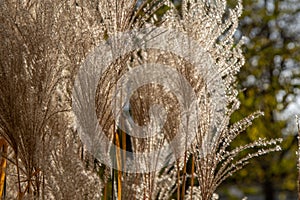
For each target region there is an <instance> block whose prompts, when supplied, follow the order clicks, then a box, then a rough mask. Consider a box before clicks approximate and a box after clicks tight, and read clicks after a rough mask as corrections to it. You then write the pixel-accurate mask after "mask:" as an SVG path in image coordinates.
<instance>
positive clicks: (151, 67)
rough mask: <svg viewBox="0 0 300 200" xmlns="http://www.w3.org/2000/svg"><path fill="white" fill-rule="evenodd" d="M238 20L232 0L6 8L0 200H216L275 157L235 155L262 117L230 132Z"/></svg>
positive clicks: (7, 2) (267, 146) (0, 37)
mask: <svg viewBox="0 0 300 200" xmlns="http://www.w3.org/2000/svg"><path fill="white" fill-rule="evenodd" d="M241 11H242V5H241V1H238V2H237V5H236V7H235V8H229V7H228V6H227V5H226V1H225V0H216V1H204V0H203V1H201V0H199V1H190V0H183V1H182V2H181V4H180V6H175V5H174V3H173V2H172V1H169V0H145V1H139V0H98V1H75V0H63V1H60V0H54V1H50V0H44V1H40V0H33V1H31V0H24V1H11V0H3V1H2V2H1V6H0V21H1V25H0V26H1V28H0V43H1V45H0V135H1V137H2V138H4V140H5V141H6V142H7V143H8V150H7V152H5V155H4V154H3V155H2V159H6V160H7V167H6V168H7V170H6V172H7V173H3V172H1V173H2V174H1V180H0V181H1V182H0V183H1V190H0V191H2V189H3V188H6V190H7V191H6V192H5V193H3V195H4V196H5V198H8V199H11V198H18V199H101V198H102V199H170V198H174V199H201V200H208V199H216V198H217V195H216V194H214V192H215V191H216V189H217V187H218V186H219V185H220V184H221V183H222V182H223V181H224V180H225V179H226V178H228V177H229V176H231V175H232V174H233V173H234V172H236V171H237V170H239V169H241V168H242V167H243V166H244V165H246V164H248V163H249V159H251V158H253V157H257V156H261V155H264V154H267V153H270V152H274V151H279V150H280V146H279V143H280V142H281V139H271V140H267V139H264V138H260V139H258V140H257V141H255V142H253V143H250V144H246V145H243V146H240V147H236V148H232V147H231V146H230V144H231V143H232V141H233V140H234V139H235V138H236V137H237V136H238V135H239V134H241V133H242V132H243V131H244V130H245V129H246V128H247V127H248V126H250V125H251V123H252V121H253V120H254V119H255V118H257V117H259V116H261V115H262V113H261V112H260V111H258V112H255V113H253V114H252V115H250V116H248V117H246V118H245V119H243V120H241V121H239V122H237V123H235V124H233V125H230V116H231V114H232V113H233V112H234V111H236V110H237V109H238V108H239V101H238V99H237V94H238V91H237V89H236V74H237V73H238V72H239V70H240V68H241V67H242V66H243V64H244V62H245V61H244V58H243V55H242V50H241V45H242V41H239V42H236V41H235V40H234V38H233V34H234V32H235V30H236V28H237V26H238V18H239V16H240V15H241ZM249 149H250V151H249V153H248V154H247V155H246V156H241V154H240V153H241V152H243V151H245V150H249ZM1 162H2V161H1ZM1 166H2V165H1ZM3 166H4V165H3ZM1 169H3V167H2V168H1ZM3 176H6V178H7V182H4V181H3V179H2V177H3ZM5 184H6V187H4V185H5Z"/></svg>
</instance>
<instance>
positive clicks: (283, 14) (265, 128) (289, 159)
mask: <svg viewBox="0 0 300 200" xmlns="http://www.w3.org/2000/svg"><path fill="white" fill-rule="evenodd" d="M294 3H295V1H294ZM296 3H298V4H300V1H299V0H298V1H296ZM285 4H286V5H288V1H279V0H275V1H268V0H264V1H253V0H244V1H243V5H244V11H243V15H242V17H241V19H240V27H239V31H237V33H236V36H237V39H239V38H240V37H241V35H243V36H245V45H244V49H243V50H244V56H245V60H246V63H245V65H244V67H243V68H242V70H241V72H240V73H239V75H238V87H239V99H240V101H241V106H240V109H239V110H238V111H237V112H235V113H234V114H233V116H232V122H235V121H238V120H240V119H242V118H244V117H246V116H247V115H249V114H250V113H252V112H254V111H256V110H261V111H263V112H264V113H265V115H264V116H263V117H261V118H259V119H257V120H255V121H254V122H253V125H252V126H251V127H249V128H248V129H247V131H246V133H245V134H242V136H241V137H239V138H238V140H237V142H236V144H235V145H239V144H240V143H245V142H252V141H254V140H256V139H258V138H259V137H261V138H262V137H266V138H277V137H283V138H284V142H283V144H282V147H283V151H281V152H279V153H271V154H269V155H266V156H263V157H262V158H258V159H255V160H253V161H252V162H251V163H250V165H249V166H247V167H245V168H244V169H243V170H241V171H240V172H239V173H238V174H237V175H235V176H234V177H233V179H231V180H234V181H236V183H237V184H249V185H257V184H260V185H261V187H262V188H263V189H262V192H263V193H264V194H265V199H266V200H273V199H274V198H275V195H276V194H275V190H276V191H278V190H280V191H281V190H286V191H293V192H296V190H297V185H296V183H297V182H296V181H297V169H296V160H297V158H296V154H295V152H296V149H297V146H296V143H297V140H296V136H295V134H294V133H293V132H292V131H287V132H286V133H285V134H284V133H283V130H284V129H285V128H286V127H287V123H288V122H287V121H286V120H280V118H279V117H278V113H282V112H283V111H284V110H286V109H287V107H288V105H289V104H290V103H291V102H293V101H295V98H296V96H297V94H298V93H299V85H297V84H295V82H296V81H295V80H297V77H298V78H299V59H300V45H299V41H297V39H299V38H300V34H297V32H293V30H292V29H291V28H289V27H291V24H292V23H294V21H293V20H294V19H295V15H296V14H299V10H293V9H292V7H293V6H291V7H289V6H285ZM228 5H229V6H233V5H234V1H229V2H228ZM291 5H293V4H291ZM299 112H300V111H299Z"/></svg>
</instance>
